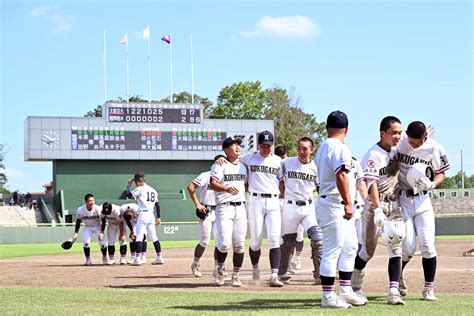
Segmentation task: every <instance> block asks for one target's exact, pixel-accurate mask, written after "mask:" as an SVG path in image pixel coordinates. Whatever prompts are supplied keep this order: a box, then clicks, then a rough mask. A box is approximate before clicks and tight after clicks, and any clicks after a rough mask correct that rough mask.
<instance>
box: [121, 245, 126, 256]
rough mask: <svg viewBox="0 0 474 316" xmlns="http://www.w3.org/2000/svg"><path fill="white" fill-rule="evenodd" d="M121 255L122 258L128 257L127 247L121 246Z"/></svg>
mask: <svg viewBox="0 0 474 316" xmlns="http://www.w3.org/2000/svg"><path fill="white" fill-rule="evenodd" d="M120 255H121V256H122V257H125V256H126V255H127V245H121V246H120Z"/></svg>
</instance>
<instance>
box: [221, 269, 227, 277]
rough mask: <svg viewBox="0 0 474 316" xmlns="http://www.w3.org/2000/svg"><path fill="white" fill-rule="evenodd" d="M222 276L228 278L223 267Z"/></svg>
mask: <svg viewBox="0 0 474 316" xmlns="http://www.w3.org/2000/svg"><path fill="white" fill-rule="evenodd" d="M222 275H223V276H224V278H227V276H228V274H227V271H226V270H225V267H222Z"/></svg>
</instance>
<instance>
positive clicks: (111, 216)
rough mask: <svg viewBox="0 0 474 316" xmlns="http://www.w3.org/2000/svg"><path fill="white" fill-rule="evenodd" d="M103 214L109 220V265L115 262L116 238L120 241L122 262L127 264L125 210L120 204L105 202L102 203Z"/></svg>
mask: <svg viewBox="0 0 474 316" xmlns="http://www.w3.org/2000/svg"><path fill="white" fill-rule="evenodd" d="M102 216H104V217H105V219H106V220H107V242H108V247H107V250H108V252H109V261H108V262H107V263H108V264H109V265H113V264H115V240H116V239H117V237H118V240H119V243H120V264H122V265H123V264H126V263H127V261H126V260H125V256H126V255H127V239H126V237H125V236H126V230H125V229H126V228H125V224H124V221H123V212H122V209H121V207H120V206H119V205H115V204H111V203H109V202H105V203H104V204H102Z"/></svg>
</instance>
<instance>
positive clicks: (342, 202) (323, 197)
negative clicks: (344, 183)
mask: <svg viewBox="0 0 474 316" xmlns="http://www.w3.org/2000/svg"><path fill="white" fill-rule="evenodd" d="M320 197H321V198H322V199H325V198H326V197H327V195H320ZM341 204H342V205H346V204H344V201H341ZM354 204H357V201H354Z"/></svg>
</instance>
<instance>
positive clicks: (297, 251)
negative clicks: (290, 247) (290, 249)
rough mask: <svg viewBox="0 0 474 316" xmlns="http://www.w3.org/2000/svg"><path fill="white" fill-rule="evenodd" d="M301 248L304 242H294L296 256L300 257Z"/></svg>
mask: <svg viewBox="0 0 474 316" xmlns="http://www.w3.org/2000/svg"><path fill="white" fill-rule="evenodd" d="M303 247H304V241H297V242H296V247H295V255H296V256H301V253H302V252H303Z"/></svg>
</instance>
